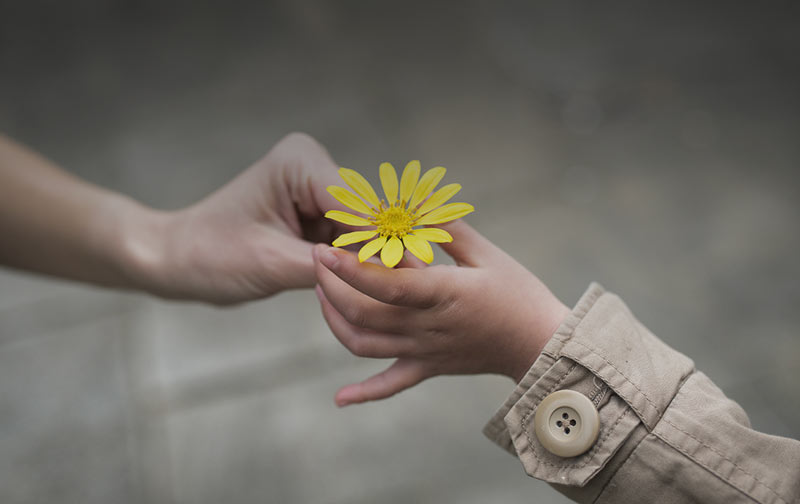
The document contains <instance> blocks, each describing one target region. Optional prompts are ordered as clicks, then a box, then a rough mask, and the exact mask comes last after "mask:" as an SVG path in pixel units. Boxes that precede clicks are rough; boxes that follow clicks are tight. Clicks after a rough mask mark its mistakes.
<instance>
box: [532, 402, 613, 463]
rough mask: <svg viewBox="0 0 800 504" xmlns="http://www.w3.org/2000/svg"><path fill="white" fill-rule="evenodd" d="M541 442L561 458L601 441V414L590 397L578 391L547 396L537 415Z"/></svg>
mask: <svg viewBox="0 0 800 504" xmlns="http://www.w3.org/2000/svg"><path fill="white" fill-rule="evenodd" d="M533 425H534V430H535V432H536V437H537V438H538V439H539V442H540V443H542V446H544V447H545V448H546V449H547V451H549V452H551V453H553V454H554V455H558V456H559V457H575V456H576V455H580V454H581V453H583V452H585V451H587V450H588V449H589V448H591V446H592V445H593V444H594V442H595V441H596V440H597V433H598V431H599V430H600V416H599V415H598V414H597V409H596V408H595V407H594V404H592V401H590V400H589V398H588V397H586V396H585V395H583V394H581V393H580V392H576V391H574V390H559V391H556V392H553V393H552V394H550V395H549V396H547V397H545V398H544V400H542V402H541V403H539V407H538V408H537V409H536V415H535V416H534V418H533Z"/></svg>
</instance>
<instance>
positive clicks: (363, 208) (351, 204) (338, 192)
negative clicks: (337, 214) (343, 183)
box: [328, 186, 375, 215]
mask: <svg viewBox="0 0 800 504" xmlns="http://www.w3.org/2000/svg"><path fill="white" fill-rule="evenodd" d="M328 192H329V193H331V195H332V196H333V197H334V198H336V199H337V200H339V203H341V204H342V205H344V206H346V207H348V208H352V209H353V210H355V211H356V212H361V213H363V214H367V215H375V212H373V211H372V210H370V209H369V207H368V206H367V205H366V204H365V203H364V202H363V201H361V200H360V199H359V198H358V196H356V195H355V194H353V193H351V192H350V191H348V190H347V189H345V188H344V187H339V186H328Z"/></svg>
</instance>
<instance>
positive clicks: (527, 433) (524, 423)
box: [522, 363, 631, 469]
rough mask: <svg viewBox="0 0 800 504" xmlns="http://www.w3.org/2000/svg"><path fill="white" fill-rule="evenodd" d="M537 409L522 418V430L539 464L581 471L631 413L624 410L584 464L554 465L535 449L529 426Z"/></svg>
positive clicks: (565, 374)
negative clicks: (543, 458) (540, 456)
mask: <svg viewBox="0 0 800 504" xmlns="http://www.w3.org/2000/svg"><path fill="white" fill-rule="evenodd" d="M577 366H578V364H577V363H573V364H572V366H570V368H569V369H568V370H567V372H566V373H564V375H563V376H562V377H561V378H559V380H558V381H557V382H556V383H555V384H554V385H553V386H551V387H549V388H548V389H547V391H546V392H544V396H547V395H548V394H550V393H551V392H553V391H554V390H556V389H557V388H558V386H559V385H561V383H562V382H563V381H564V380H565V379H566V378H567V377H568V376H569V375H570V374H571V373H572V372H573V371H574V370H575V368H576V367H577ZM604 395H605V394H604ZM540 402H541V401H540ZM537 409H538V405H537V407H536V408H533V409H531V410H530V411H529V412H528V413H527V414H526V415H525V416H524V417H523V418H522V430H524V431H525V437H526V438H527V439H528V448H530V450H531V452H532V453H533V456H534V457H536V462H537V463H538V464H542V465H546V466H550V467H557V468H560V469H567V468H569V469H580V468H582V467H584V466H585V465H587V464H588V463H589V462H591V461H592V458H593V457H594V454H595V453H596V452H597V451H598V450H599V449H600V448H601V447H602V446H603V445H604V444H605V442H606V441H607V440H608V438H609V436H611V434H613V433H614V432H615V431H616V428H617V425H619V423H620V422H621V421H622V419H623V418H625V416H626V415H627V414H628V413H630V411H631V410H630V409H628V408H625V409H624V410H622V413H621V414H620V415H619V416H618V417H617V419H616V420H615V421H614V423H613V424H611V426H610V427H609V428H608V430H607V431H606V433H605V435H603V437H602V438H601V439H600V440H599V441H597V442H596V443H595V445H594V446H593V447H592V449H591V450H589V452H588V453H587V454H586V455H585V457H586V459H585V460H584V461H583V462H581V463H580V464H579V463H573V464H552V463H550V462H547V461H545V460H542V459H541V458H539V454H538V452H537V450H536V449H535V447H534V445H533V438H532V437H531V430H530V429H529V428H528V425H529V424H528V420H529V419H530V417H531V416H532V415H534V414H535V413H536V410H537Z"/></svg>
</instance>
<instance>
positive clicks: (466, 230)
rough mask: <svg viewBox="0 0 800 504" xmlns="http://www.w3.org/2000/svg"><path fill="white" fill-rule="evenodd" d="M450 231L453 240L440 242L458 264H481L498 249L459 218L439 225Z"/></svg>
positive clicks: (474, 265)
mask: <svg viewBox="0 0 800 504" xmlns="http://www.w3.org/2000/svg"><path fill="white" fill-rule="evenodd" d="M437 227H440V228H442V229H444V230H445V231H447V232H448V233H450V235H451V236H452V237H453V241H452V242H450V243H440V244H439V246H440V247H442V250H444V251H445V252H446V253H447V255H449V256H450V257H452V258H453V259H454V260H455V261H456V264H458V265H459V266H472V267H476V266H481V265H483V264H485V263H487V262H489V261H490V260H491V258H492V257H493V256H495V255H496V254H497V252H498V251H499V249H498V248H497V247H496V246H495V245H494V244H493V243H492V242H490V241H489V240H488V239H486V238H485V237H484V236H483V235H482V234H480V233H479V232H477V231H475V229H474V228H473V227H472V226H470V225H469V224H467V223H466V222H464V221H463V220H461V219H458V220H455V221H452V222H448V223H447V224H443V225H440V226H437Z"/></svg>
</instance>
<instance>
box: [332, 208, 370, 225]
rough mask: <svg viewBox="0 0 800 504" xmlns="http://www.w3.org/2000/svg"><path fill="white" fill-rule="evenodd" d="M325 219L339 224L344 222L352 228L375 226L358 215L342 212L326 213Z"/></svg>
mask: <svg viewBox="0 0 800 504" xmlns="http://www.w3.org/2000/svg"><path fill="white" fill-rule="evenodd" d="M325 217H327V218H329V219H332V220H335V221H337V222H342V223H344V224H349V225H351V226H373V225H374V224H372V223H371V222H370V221H368V220H367V219H365V218H363V217H359V216H357V215H353V214H349V213H347V212H342V211H340V210H328V211H327V212H325Z"/></svg>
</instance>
